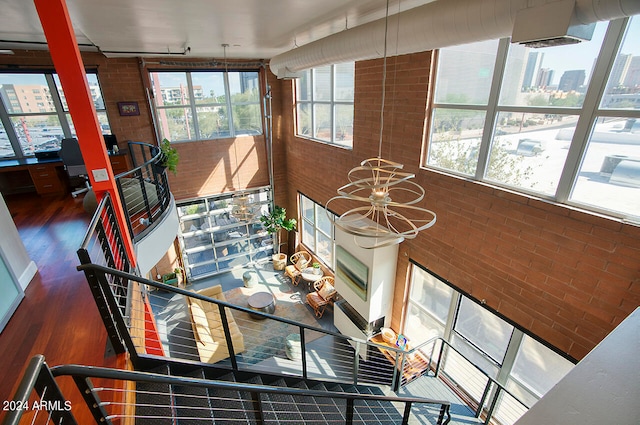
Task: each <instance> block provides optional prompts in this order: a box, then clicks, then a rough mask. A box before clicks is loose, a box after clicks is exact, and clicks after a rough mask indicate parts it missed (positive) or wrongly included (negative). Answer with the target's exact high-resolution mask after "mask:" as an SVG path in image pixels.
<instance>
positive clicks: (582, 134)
mask: <svg viewBox="0 0 640 425" xmlns="http://www.w3.org/2000/svg"><path fill="white" fill-rule="evenodd" d="M628 22H629V18H623V19H617V20H615V21H611V22H610V23H609V27H608V28H607V33H606V35H605V37H604V41H603V43H602V47H601V49H600V54H599V55H598V57H597V59H596V63H595V66H594V71H593V75H592V77H591V81H590V82H589V87H588V89H587V93H586V95H585V99H584V103H583V105H582V111H581V112H580V115H579V118H578V123H577V125H576V129H575V132H574V133H573V139H572V140H571V145H570V146H569V152H568V153H567V159H566V161H565V165H564V168H563V169H562V174H561V175H560V180H559V181H558V187H557V189H556V201H558V202H561V203H566V202H567V200H568V199H569V196H570V195H571V189H572V187H573V185H574V182H575V181H576V179H577V176H578V172H579V169H580V164H581V162H582V157H583V156H584V153H585V151H586V149H587V145H588V141H589V133H590V132H591V130H592V128H593V125H594V123H595V120H596V114H597V111H598V105H599V103H600V99H602V96H603V94H604V92H605V90H606V85H607V80H608V76H609V73H610V72H611V69H612V68H613V64H614V62H615V60H616V53H617V52H618V49H619V48H620V45H621V44H622V41H623V39H624V33H625V31H624V29H625V28H626V26H627V24H628ZM578 141H579V142H578Z"/></svg>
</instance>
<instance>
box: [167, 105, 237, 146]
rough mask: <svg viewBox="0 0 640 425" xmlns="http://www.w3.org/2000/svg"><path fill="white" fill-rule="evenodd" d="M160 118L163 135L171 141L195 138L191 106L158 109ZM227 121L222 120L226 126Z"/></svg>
mask: <svg viewBox="0 0 640 425" xmlns="http://www.w3.org/2000/svg"><path fill="white" fill-rule="evenodd" d="M158 120H159V122H160V128H161V129H162V136H163V137H164V138H167V139H169V140H171V141H177V140H191V139H194V138H195V128H194V126H193V117H192V116H191V109H190V108H171V109H164V108H163V109H158ZM225 124H226V122H222V123H221V125H222V126H224V125H225Z"/></svg>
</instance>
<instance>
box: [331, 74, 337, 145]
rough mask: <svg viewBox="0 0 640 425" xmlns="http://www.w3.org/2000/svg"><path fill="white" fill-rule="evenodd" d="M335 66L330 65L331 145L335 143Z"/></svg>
mask: <svg viewBox="0 0 640 425" xmlns="http://www.w3.org/2000/svg"><path fill="white" fill-rule="evenodd" d="M336 72H337V71H336V66H335V65H331V143H335V141H336V136H337V135H336V81H337V78H336Z"/></svg>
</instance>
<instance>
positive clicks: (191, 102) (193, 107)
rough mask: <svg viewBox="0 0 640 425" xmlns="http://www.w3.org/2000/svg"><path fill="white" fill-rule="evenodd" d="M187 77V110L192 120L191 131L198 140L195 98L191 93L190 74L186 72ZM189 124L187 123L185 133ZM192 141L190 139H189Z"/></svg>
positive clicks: (191, 81) (198, 130)
mask: <svg viewBox="0 0 640 425" xmlns="http://www.w3.org/2000/svg"><path fill="white" fill-rule="evenodd" d="M185 74H186V77H187V90H189V99H190V100H189V108H190V109H191V117H192V118H191V119H192V120H193V131H194V132H195V133H196V139H198V140H199V139H200V126H199V125H198V114H197V113H196V96H195V93H194V91H193V80H192V79H191V73H190V72H186V73H185ZM188 126H189V124H188V123H187V131H188V128H189V127H188ZM190 139H192V138H190Z"/></svg>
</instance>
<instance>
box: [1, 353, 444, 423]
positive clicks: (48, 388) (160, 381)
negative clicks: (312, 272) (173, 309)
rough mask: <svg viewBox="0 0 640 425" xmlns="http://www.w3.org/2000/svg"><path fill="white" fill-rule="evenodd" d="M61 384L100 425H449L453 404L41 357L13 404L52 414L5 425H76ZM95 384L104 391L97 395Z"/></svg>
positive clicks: (305, 383)
mask: <svg viewBox="0 0 640 425" xmlns="http://www.w3.org/2000/svg"><path fill="white" fill-rule="evenodd" d="M211 375H215V376H211ZM58 377H65V378H64V379H68V377H72V378H73V382H75V384H76V385H77V387H78V390H79V391H80V394H82V398H83V399H84V401H85V403H86V407H87V408H88V409H89V411H90V412H91V414H92V415H93V418H94V420H95V423H96V424H106V425H116V424H118V425H120V424H122V425H165V424H166V425H187V424H188V425H204V424H207V425H213V424H227V423H234V424H256V425H262V424H283V423H291V424H327V425H328V424H333V423H337V424H341V423H344V424H347V425H351V424H362V425H369V424H407V423H409V419H410V417H411V410H412V406H413V407H416V408H417V409H421V408H423V407H434V408H435V409H434V413H433V415H431V417H430V418H428V422H429V423H435V424H438V425H446V424H447V423H448V422H449V421H450V419H451V418H450V415H449V413H448V411H449V406H450V405H449V403H447V402H443V401H437V400H430V399H425V398H417V397H397V396H385V395H384V393H383V391H382V390H381V389H380V388H378V387H376V386H369V385H355V384H344V383H332V382H327V381H314V380H309V379H302V378H299V377H283V376H277V375H270V374H263V373H260V374H258V373H255V372H248V371H238V370H228V369H227V370H225V369H212V368H205V367H200V366H198V365H196V364H193V365H188V366H187V365H184V364H181V363H172V362H166V363H162V364H160V365H157V366H155V367H154V368H153V369H151V370H149V371H148V372H141V371H127V370H116V369H107V368H99V367H89V366H79V365H64V366H56V367H53V368H49V366H48V365H47V364H46V362H45V361H44V357H43V356H41V355H39V356H35V357H34V358H32V359H31V361H30V363H29V366H28V367H27V371H26V372H25V376H24V377H23V379H22V381H21V383H20V386H19V389H18V391H17V393H16V394H15V396H14V398H13V400H14V403H15V404H16V405H24V404H25V403H27V402H29V401H31V403H33V402H35V401H38V403H39V404H40V405H42V406H46V408H45V409H42V412H40V411H39V412H37V413H38V415H37V416H33V415H30V414H29V413H34V412H27V411H26V410H20V409H16V410H13V411H10V412H9V413H8V415H7V416H6V417H5V418H4V421H3V422H2V425H18V424H26V423H30V424H32V425H33V424H49V423H55V424H58V425H77V424H78V423H79V422H78V421H77V420H76V418H75V417H74V416H73V412H74V410H75V409H76V408H77V406H76V408H74V410H71V409H64V408H60V406H65V405H67V403H70V402H68V401H67V400H68V399H67V398H66V396H65V394H63V393H62V391H61V390H60V387H59V386H58V384H57V380H56V378H58ZM92 381H99V382H100V384H101V385H100V386H99V387H95V386H94V385H93V382H92ZM74 403H75V402H74ZM398 409H400V410H398ZM39 410H40V409H39ZM40 413H42V414H41V415H40ZM23 415H24V417H23ZM421 423H423V422H421ZM84 424H85V422H83V425H84Z"/></svg>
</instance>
